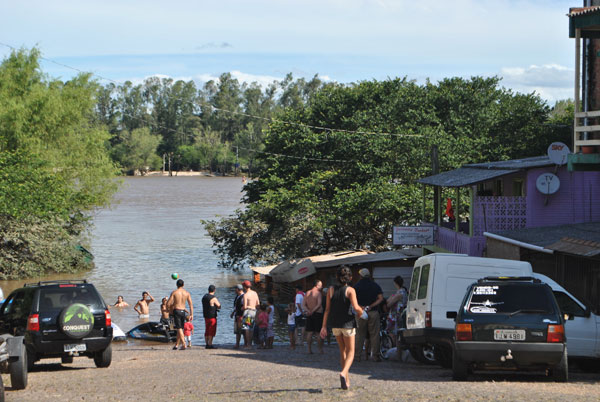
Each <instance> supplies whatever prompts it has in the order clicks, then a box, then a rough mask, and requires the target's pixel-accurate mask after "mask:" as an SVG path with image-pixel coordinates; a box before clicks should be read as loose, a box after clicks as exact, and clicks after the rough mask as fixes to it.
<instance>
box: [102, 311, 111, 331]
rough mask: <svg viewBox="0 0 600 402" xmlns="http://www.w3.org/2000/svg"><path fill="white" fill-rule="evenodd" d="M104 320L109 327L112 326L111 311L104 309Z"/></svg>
mask: <svg viewBox="0 0 600 402" xmlns="http://www.w3.org/2000/svg"><path fill="white" fill-rule="evenodd" d="M104 322H105V325H106V327H107V328H108V327H110V326H111V324H112V320H111V318H110V311H108V310H104Z"/></svg>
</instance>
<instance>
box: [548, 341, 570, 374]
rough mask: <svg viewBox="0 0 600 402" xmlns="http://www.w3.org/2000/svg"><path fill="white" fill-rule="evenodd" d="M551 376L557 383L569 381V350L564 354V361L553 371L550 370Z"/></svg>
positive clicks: (561, 360)
mask: <svg viewBox="0 0 600 402" xmlns="http://www.w3.org/2000/svg"><path fill="white" fill-rule="evenodd" d="M550 376H551V377H552V379H553V380H554V381H556V382H567V381H569V361H568V359H567V348H566V347H565V351H564V352H563V356H562V359H560V363H558V364H557V365H556V366H555V367H554V368H553V369H551V370H550Z"/></svg>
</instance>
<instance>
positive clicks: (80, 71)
mask: <svg viewBox="0 0 600 402" xmlns="http://www.w3.org/2000/svg"><path fill="white" fill-rule="evenodd" d="M0 45H3V46H6V47H8V48H10V49H12V50H15V51H16V50H18V49H17V48H15V47H14V46H11V45H8V44H6V43H3V42H0ZM40 58H41V59H42V60H45V61H47V62H50V63H53V64H56V65H57V66H61V67H64V68H68V69H70V70H73V71H77V72H79V73H82V74H91V75H92V76H94V77H97V78H100V79H101V80H106V81H109V82H112V83H113V84H116V85H123V83H122V82H118V81H116V80H113V79H111V78H107V77H103V76H101V75H99V74H96V73H93V72H89V71H83V70H81V69H78V68H76V67H72V66H69V65H67V64H63V63H60V62H57V61H54V60H52V59H48V58H46V57H43V56H40ZM174 99H175V100H179V101H181V102H186V103H191V102H188V101H186V100H184V99H181V98H174ZM208 106H209V107H210V108H211V109H212V110H214V111H217V112H224V113H229V114H234V115H240V116H245V117H250V118H254V119H259V120H264V121H269V122H272V123H281V124H288V125H293V126H297V127H304V128H308V129H311V130H318V131H327V132H330V133H336V132H338V133H347V134H360V135H382V136H391V137H422V135H421V134H400V133H388V132H374V131H362V130H346V129H338V128H332V127H322V126H314V125H310V124H304V123H299V122H294V121H286V120H280V119H274V118H272V117H264V116H258V115H253V114H249V113H245V112H238V111H234V110H227V109H223V108H217V107H215V106H212V105H208Z"/></svg>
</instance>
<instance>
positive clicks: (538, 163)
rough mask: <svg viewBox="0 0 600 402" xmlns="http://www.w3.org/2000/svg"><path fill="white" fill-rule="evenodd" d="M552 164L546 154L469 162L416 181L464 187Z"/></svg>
mask: <svg viewBox="0 0 600 402" xmlns="http://www.w3.org/2000/svg"><path fill="white" fill-rule="evenodd" d="M553 165H554V163H553V162H552V161H551V160H550V158H548V157H547V156H534V157H531V158H522V159H512V160H509V161H498V162H485V163H471V164H468V165H464V166H463V167H460V168H458V169H455V170H451V171H449V172H443V173H439V174H436V175H433V176H429V177H424V178H422V179H419V180H417V183H422V184H428V185H430V186H440V187H464V186H470V185H473V184H477V183H481V182H484V181H487V180H490V179H494V178H496V177H501V176H506V175H508V174H511V173H517V172H518V171H520V170H524V169H533V168H538V167H544V166H553Z"/></svg>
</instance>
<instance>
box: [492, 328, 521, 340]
mask: <svg viewBox="0 0 600 402" xmlns="http://www.w3.org/2000/svg"><path fill="white" fill-rule="evenodd" d="M494 340H496V341H524V340H525V330H523V329H496V330H494Z"/></svg>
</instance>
